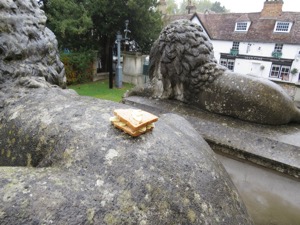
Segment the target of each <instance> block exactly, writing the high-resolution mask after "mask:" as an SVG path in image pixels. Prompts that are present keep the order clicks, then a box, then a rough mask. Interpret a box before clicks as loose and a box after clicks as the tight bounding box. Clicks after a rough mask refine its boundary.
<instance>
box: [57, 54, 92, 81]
mask: <svg viewBox="0 0 300 225" xmlns="http://www.w3.org/2000/svg"><path fill="white" fill-rule="evenodd" d="M95 58H96V53H95V52H93V51H82V52H74V53H61V54H60V59H61V61H62V62H63V63H64V65H65V71H66V77H67V84H78V83H85V82H88V81H91V80H92V78H93V62H94V60H95Z"/></svg>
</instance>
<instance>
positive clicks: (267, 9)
mask: <svg viewBox="0 0 300 225" xmlns="http://www.w3.org/2000/svg"><path fill="white" fill-rule="evenodd" d="M282 6H283V0H266V1H265V3H264V8H263V10H262V11H261V17H277V16H280V15H281V13H282Z"/></svg>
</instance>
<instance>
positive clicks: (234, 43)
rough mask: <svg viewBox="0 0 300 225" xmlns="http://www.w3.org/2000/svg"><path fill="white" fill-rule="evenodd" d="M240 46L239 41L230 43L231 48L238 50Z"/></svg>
mask: <svg viewBox="0 0 300 225" xmlns="http://www.w3.org/2000/svg"><path fill="white" fill-rule="evenodd" d="M239 48H240V42H237V41H234V42H233V43H232V50H239Z"/></svg>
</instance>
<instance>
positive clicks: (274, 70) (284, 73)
mask: <svg viewBox="0 0 300 225" xmlns="http://www.w3.org/2000/svg"><path fill="white" fill-rule="evenodd" d="M290 70H291V67H290V66H282V65H275V64H273V65H272V67H271V72H270V77H272V78H279V79H281V80H285V81H289V79H290Z"/></svg>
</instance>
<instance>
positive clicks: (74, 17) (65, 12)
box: [45, 0, 93, 48]
mask: <svg viewBox="0 0 300 225" xmlns="http://www.w3.org/2000/svg"><path fill="white" fill-rule="evenodd" d="M45 11H46V13H47V17H48V22H47V23H48V26H49V27H50V29H51V30H52V31H53V32H54V33H55V34H56V37H57V39H58V41H59V43H60V45H61V46H64V47H67V48H74V47H76V48H79V47H82V46H80V45H81V44H82V41H81V40H80V39H82V38H83V37H84V36H85V35H86V33H87V32H88V31H89V30H90V28H91V27H92V25H93V24H92V20H91V18H90V14H89V12H88V11H87V9H86V8H85V6H84V3H82V2H81V3H78V2H77V1H76V0H48V1H47V4H46V5H45Z"/></svg>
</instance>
